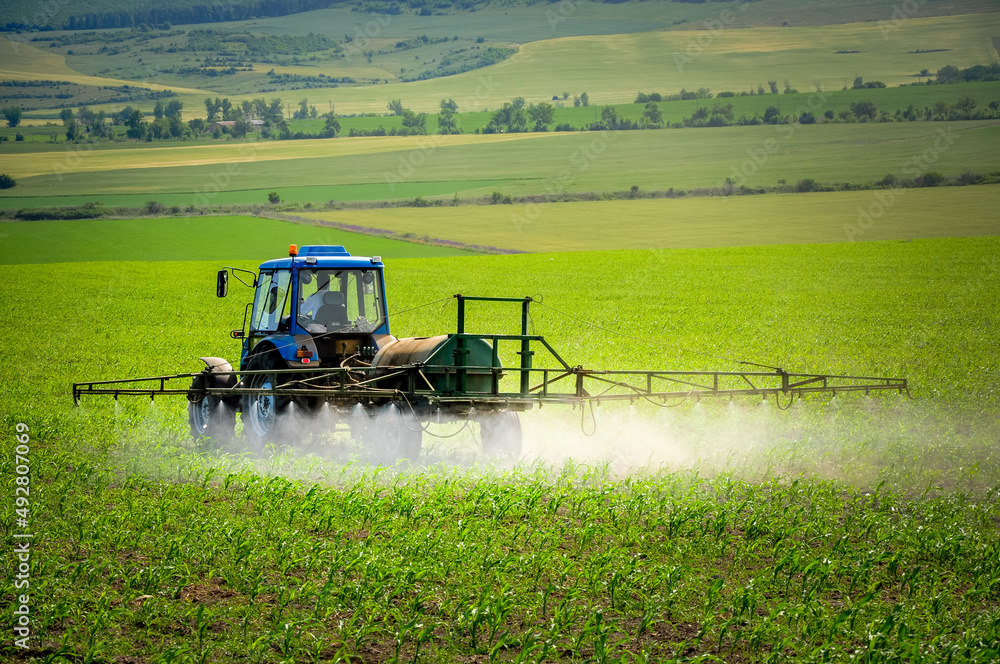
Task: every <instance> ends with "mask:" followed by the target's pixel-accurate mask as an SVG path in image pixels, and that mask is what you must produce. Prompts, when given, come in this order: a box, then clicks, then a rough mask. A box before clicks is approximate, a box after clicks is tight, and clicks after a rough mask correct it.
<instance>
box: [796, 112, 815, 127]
mask: <svg viewBox="0 0 1000 664" xmlns="http://www.w3.org/2000/svg"><path fill="white" fill-rule="evenodd" d="M799 124H816V116H815V115H813V114H812V113H810V112H809V111H805V112H804V113H803V114H802V115H800V116H799Z"/></svg>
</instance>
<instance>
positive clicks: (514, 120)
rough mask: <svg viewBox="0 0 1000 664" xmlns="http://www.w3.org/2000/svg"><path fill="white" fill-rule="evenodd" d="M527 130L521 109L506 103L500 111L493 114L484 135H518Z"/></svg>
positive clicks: (525, 116)
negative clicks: (504, 133)
mask: <svg viewBox="0 0 1000 664" xmlns="http://www.w3.org/2000/svg"><path fill="white" fill-rule="evenodd" d="M527 130H528V117H527V115H526V114H525V112H524V109H523V108H514V105H513V104H511V103H510V102H506V103H505V104H504V105H503V106H502V107H500V110H499V111H497V112H496V113H494V114H493V117H491V118H490V122H489V124H488V125H486V133H488V134H499V133H503V132H507V133H519V132H522V131H527Z"/></svg>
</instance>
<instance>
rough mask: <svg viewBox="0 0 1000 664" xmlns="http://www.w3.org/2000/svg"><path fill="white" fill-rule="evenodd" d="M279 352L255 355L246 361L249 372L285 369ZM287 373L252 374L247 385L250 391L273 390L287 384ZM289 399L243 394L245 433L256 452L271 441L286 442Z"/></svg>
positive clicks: (251, 447)
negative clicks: (278, 354)
mask: <svg viewBox="0 0 1000 664" xmlns="http://www.w3.org/2000/svg"><path fill="white" fill-rule="evenodd" d="M276 355H277V352H276V351H271V352H264V353H260V354H259V355H255V356H253V357H251V358H250V361H249V362H247V367H246V369H247V371H268V370H276V369H285V368H287V367H286V366H285V362H284V361H283V360H282V359H281V357H280V356H278V357H274V356H276ZM286 380H287V377H286V375H285V374H270V373H263V374H253V375H250V376H247V377H246V380H245V381H244V385H245V386H246V387H248V388H251V389H259V390H272V389H274V388H276V387H278V386H279V384H280V383H279V381H281V382H285V381H286ZM289 404H291V399H290V398H289V397H280V396H275V395H273V394H254V395H244V396H243V397H242V400H241V407H242V410H243V412H242V414H241V417H242V418H243V433H244V435H245V436H246V439H247V445H248V446H249V448H250V449H251V451H253V452H260V451H262V450H263V449H264V446H265V445H266V444H267V443H268V442H284V441H283V440H282V439H281V438H282V429H287V426H284V425H287V420H288V406H289Z"/></svg>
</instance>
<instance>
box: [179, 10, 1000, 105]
mask: <svg viewBox="0 0 1000 664" xmlns="http://www.w3.org/2000/svg"><path fill="white" fill-rule="evenodd" d="M741 6H743V7H747V9H746V11H752V7H753V3H748V4H744V5H741ZM998 29H1000V14H995V13H991V14H977V15H968V16H950V17H940V18H912V19H909V20H907V21H905V22H903V23H902V24H901V25H900V26H899V27H898V29H896V30H894V31H892V32H891V33H889V35H888V36H887V37H883V34H882V31H881V30H880V29H879V26H878V24H877V23H865V24H848V25H834V26H822V27H801V28H781V27H775V28H752V29H746V30H723V31H721V32H718V33H712V32H707V31H703V32H702V33H698V32H697V31H693V32H692V31H683V32H682V31H658V32H642V33H636V34H630V35H607V36H587V37H566V38H559V39H550V40H546V41H540V42H531V43H527V44H524V45H523V46H521V48H520V50H519V52H518V53H516V54H515V55H513V56H511V57H510V58H509V59H507V60H505V61H503V62H500V63H498V64H496V65H493V66H491V67H487V68H484V69H480V70H475V71H471V72H466V73H462V74H457V75H455V76H449V77H446V78H442V79H431V80H426V81H415V82H411V83H389V84H386V85H381V86H378V87H377V88H376V89H377V90H378V92H379V93H380V94H379V95H378V96H373V94H372V92H373V90H372V89H371V88H359V87H344V88H337V89H336V90H310V91H309V98H310V99H311V100H312V101H313V103H316V104H317V105H319V106H326V104H327V102H328V101H333V102H334V103H335V104H336V105H337V108H338V109H340V111H341V112H343V113H364V112H377V113H381V112H383V111H384V109H385V105H386V103H387V102H388V101H389V100H390V99H397V98H398V99H402V100H403V101H404V102H405V104H406V106H407V107H408V108H412V109H413V110H414V111H424V112H436V111H437V110H438V104H439V102H440V101H441V99H442V98H452V99H454V100H455V101H457V102H458V104H459V107H460V108H462V109H466V110H478V109H481V108H493V109H495V108H498V107H499V106H500V105H501V104H502V103H503V102H505V101H508V100H509V99H511V98H512V97H514V96H523V97H524V98H525V99H526V100H528V101H529V102H537V101H545V100H549V99H551V98H552V96H553V95H561V94H562V93H563V92H564V91H569V92H570V94H580V93H582V92H587V93H588V95H589V96H590V99H591V101H592V103H596V104H611V103H624V102H630V101H632V100H633V99H634V98H635V93H636V91H637V90H648V89H656V90H659V91H660V92H669V93H676V92H679V91H680V89H681V88H687V89H688V90H694V89H698V88H700V87H707V88H710V89H712V90H737V91H738V90H748V89H750V88H751V87H753V88H756V86H757V85H758V84H766V83H767V80H768V79H773V80H777V81H781V82H783V81H784V80H786V79H787V80H788V81H789V82H790V84H791V85H792V87H793V88H796V89H798V90H808V89H812V85H813V82H814V81H818V82H819V83H820V84H821V85H822V87H823V88H824V89H835V90H839V89H840V88H841V87H843V85H844V82H845V80H846V81H847V85H848V86H850V84H851V82H852V81H853V80H854V77H855V76H858V75H864V76H866V77H867V78H868V79H874V80H880V81H882V82H884V83H885V84H886V85H893V86H894V85H899V84H901V83H911V82H913V81H914V80H915V78H914V75H915V74H916V73H917V72H919V71H921V70H922V69H928V70H930V71H937V70H938V69H939V68H941V67H943V66H944V65H947V64H953V65H956V66H958V67H968V66H971V65H974V64H980V63H984V62H985V63H988V62H996V61H997V60H998V56H997V52H996V50H995V49H994V48H993V44H992V38H993V37H994V36H995V35H996V34H998V32H997V31H998ZM699 38H701V39H702V42H699V41H698V39H699ZM703 42H707V43H708V44H710V46H709V47H707V48H704V47H700V46H699V44H700V43H703ZM692 43H693V44H694V45H695V47H696V48H697V50H695V51H692V52H693V54H694V55H693V56H688V55H687V52H688V48H689V45H690V44H692ZM765 45H766V46H765ZM779 45H780V46H779ZM935 49H942V50H941V51H935V52H930V53H916V54H911V53H909V51H916V50H935ZM839 50H847V51H850V50H858V51H861V53H858V54H843V55H838V54H836V51H839ZM702 51H704V52H702ZM675 54H676V55H678V56H679V57H681V58H682V59H681V64H680V66H678V65H676V64H675V59H674V56H675ZM683 58H689V59H690V61H688V60H685V59H683ZM581 63H590V64H589V66H586V67H581ZM298 98H300V97H297V98H296V99H295V101H297V99H298ZM200 101H201V100H200V99H197V100H196V99H191V107H192V108H193V107H194V105H195V104H196V103H200Z"/></svg>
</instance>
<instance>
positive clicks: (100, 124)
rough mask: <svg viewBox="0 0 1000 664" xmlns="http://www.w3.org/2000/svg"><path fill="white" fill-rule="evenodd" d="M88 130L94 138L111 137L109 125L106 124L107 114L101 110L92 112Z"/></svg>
mask: <svg viewBox="0 0 1000 664" xmlns="http://www.w3.org/2000/svg"><path fill="white" fill-rule="evenodd" d="M90 132H91V133H92V134H93V135H94V138H96V139H98V140H101V139H105V138H111V133H112V132H111V125H109V124H108V116H107V113H105V112H104V111H103V110H100V111H97V113H95V114H94V120H93V123H92V124H91V125H90Z"/></svg>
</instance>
